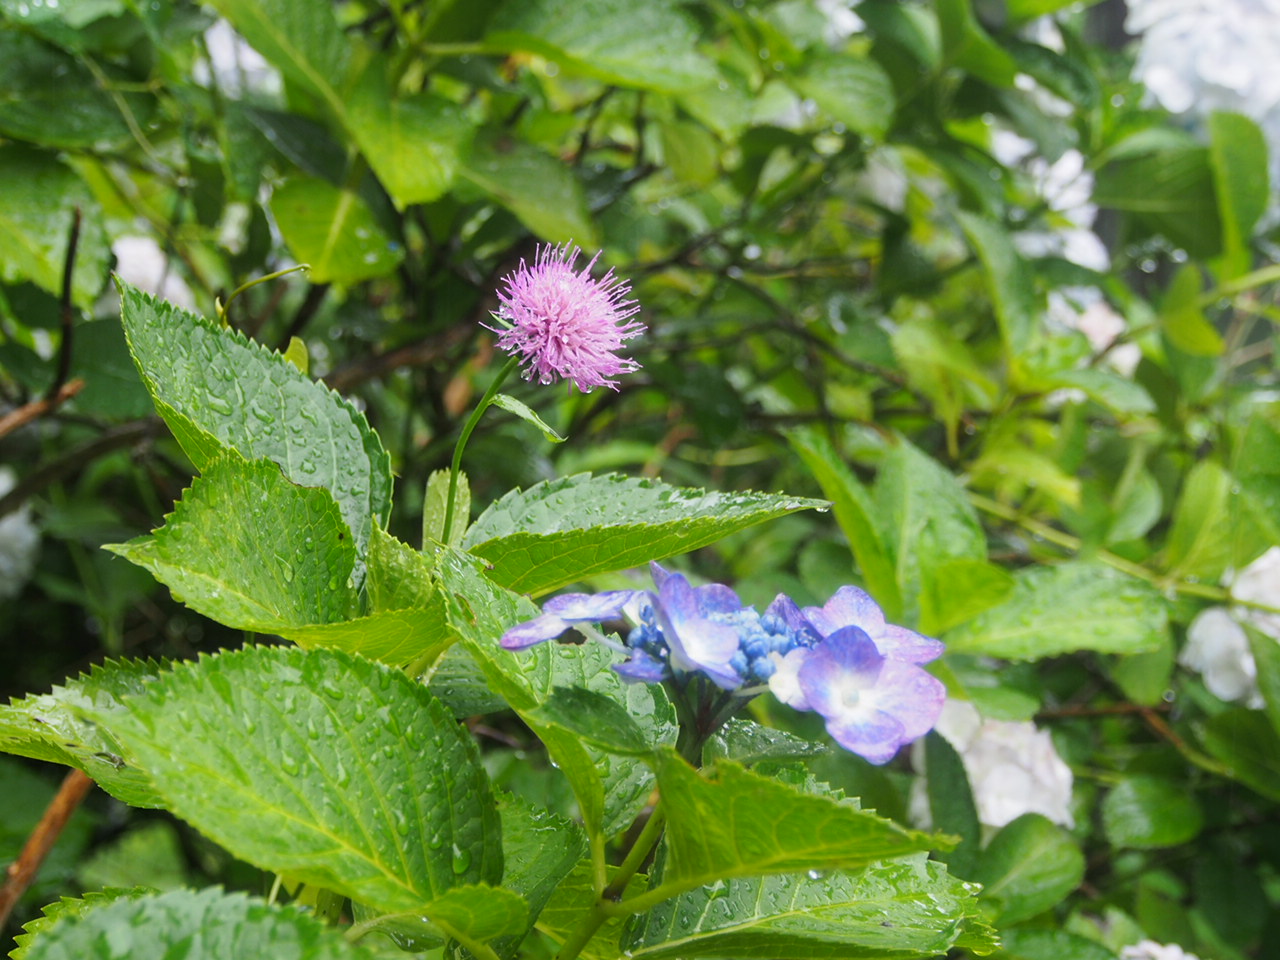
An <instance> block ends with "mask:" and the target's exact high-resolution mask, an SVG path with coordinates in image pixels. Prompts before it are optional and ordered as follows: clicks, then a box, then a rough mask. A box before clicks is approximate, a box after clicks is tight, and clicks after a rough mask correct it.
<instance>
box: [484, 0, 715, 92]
mask: <svg viewBox="0 0 1280 960" xmlns="http://www.w3.org/2000/svg"><path fill="white" fill-rule="evenodd" d="M490 22H491V23H492V24H493V25H494V26H493V27H492V28H491V29H490V31H489V33H488V35H487V36H486V37H485V43H486V44H488V45H489V46H492V47H494V48H496V49H499V50H504V51H516V50H525V51H529V52H531V53H536V54H539V55H541V56H544V57H547V58H548V59H550V60H554V61H555V62H557V63H559V64H561V65H562V66H564V67H566V68H567V69H569V70H572V71H573V72H574V73H580V74H583V75H585V76H588V77H594V78H596V79H599V80H603V81H605V82H606V83H611V84H618V85H620V86H627V87H639V88H641V89H650V90H662V91H676V90H688V89H690V88H692V87H699V86H702V85H703V84H706V83H713V82H715V79H716V74H715V69H714V67H712V65H711V63H710V61H708V60H707V59H705V58H704V57H703V56H702V54H701V53H699V51H698V48H697V43H698V30H697V25H696V23H695V22H694V20H693V19H692V18H691V17H690V16H689V15H688V14H687V13H685V11H684V10H683V9H681V7H680V6H679V5H678V4H676V3H673V2H672V0H652V2H649V3H641V4H637V3H630V2H628V0H592V2H591V3H582V2H581V0H509V2H507V3H506V4H504V5H503V6H502V8H501V9H500V10H499V11H498V12H497V13H496V14H495V15H494V17H493V19H492V20H491V21H490ZM654 37H661V38H662V43H660V44H654V43H653V42H652V41H653V38H654Z"/></svg>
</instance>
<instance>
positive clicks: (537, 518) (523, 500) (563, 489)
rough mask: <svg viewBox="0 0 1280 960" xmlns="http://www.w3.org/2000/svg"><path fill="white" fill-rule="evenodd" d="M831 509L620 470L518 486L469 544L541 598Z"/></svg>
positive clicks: (509, 583) (497, 575) (515, 586)
mask: <svg viewBox="0 0 1280 960" xmlns="http://www.w3.org/2000/svg"><path fill="white" fill-rule="evenodd" d="M825 506H826V504H825V503H823V502H822V501H820V500H805V499H802V498H799V497H786V496H781V495H777V494H767V493H751V492H746V493H709V492H707V491H705V490H693V489H689V488H685V487H671V486H668V485H667V484H665V483H660V482H658V481H656V480H647V479H635V478H631V477H623V476H620V475H618V474H606V475H604V476H599V477H593V476H591V475H590V474H579V475H578V476H574V477H565V478H562V479H559V480H549V481H545V482H543V483H539V484H536V485H535V486H532V487H530V488H529V489H528V490H513V491H511V492H510V493H508V494H507V495H506V496H504V497H502V498H501V499H500V500H498V501H496V502H495V503H494V504H493V505H491V506H490V507H489V509H488V510H486V511H485V512H484V513H483V514H482V515H481V516H480V518H479V519H478V520H476V522H475V524H474V525H473V526H472V527H471V529H470V530H469V531H468V532H467V538H466V541H465V542H466V546H467V547H468V549H469V550H470V551H471V552H472V553H474V554H475V555H476V556H478V557H483V558H484V559H485V560H487V561H489V563H490V564H491V565H492V569H491V570H490V571H489V575H490V576H491V577H492V578H493V579H494V580H496V581H497V582H498V583H501V584H502V585H503V586H505V587H510V588H511V589H512V590H518V591H520V592H522V593H530V594H534V595H539V594H543V593H547V592H549V591H551V590H555V589H558V588H559V587H563V586H566V585H568V584H571V583H575V582H577V581H579V580H581V579H583V578H584V577H588V576H590V575H591V574H593V573H604V572H607V571H610V570H622V569H625V568H627V567H634V566H638V565H640V564H643V563H647V562H648V561H650V560H660V559H662V558H664V557H669V556H671V555H672V554H676V553H688V552H690V551H692V550H696V549H698V548H699V547H704V546H706V545H707V544H709V543H714V542H715V541H717V540H720V539H723V538H724V537H727V536H728V535H729V534H730V533H734V532H736V531H738V530H742V529H745V528H746V527H750V526H754V525H755V524H757V523H763V522H764V521H766V520H772V519H773V518H775V517H781V516H784V515H786V514H788V513H794V512H795V511H797V510H805V509H810V508H822V507H825ZM508 626H511V624H508Z"/></svg>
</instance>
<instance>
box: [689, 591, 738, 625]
mask: <svg viewBox="0 0 1280 960" xmlns="http://www.w3.org/2000/svg"><path fill="white" fill-rule="evenodd" d="M693 595H694V596H695V597H696V598H697V601H698V613H699V614H701V615H702V616H704V617H709V616H711V615H712V614H716V613H737V612H738V611H739V610H741V609H742V601H741V600H740V599H738V595H737V594H736V593H734V592H733V591H732V590H730V589H729V588H728V587H726V586H725V585H724V584H723V583H708V584H706V585H705V586H701V587H697V588H695V589H694V591H693Z"/></svg>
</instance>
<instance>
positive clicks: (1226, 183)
mask: <svg viewBox="0 0 1280 960" xmlns="http://www.w3.org/2000/svg"><path fill="white" fill-rule="evenodd" d="M1208 125H1209V164H1210V166H1211V167H1212V169H1213V188H1214V192H1215V194H1216V196H1217V198H1218V211H1219V213H1220V214H1221V218H1222V261H1223V263H1222V269H1221V270H1220V271H1219V274H1220V277H1219V278H1220V279H1221V280H1231V279H1233V278H1235V277H1238V276H1240V275H1242V274H1244V273H1246V272H1248V270H1249V267H1250V266H1251V261H1252V253H1251V250H1250V246H1251V241H1252V240H1253V228H1254V227H1255V226H1256V225H1257V223H1258V220H1259V219H1260V218H1261V216H1262V214H1263V213H1265V212H1266V209H1267V204H1268V202H1269V201H1270V184H1269V177H1268V172H1267V140H1266V137H1265V136H1264V135H1263V133H1262V130H1261V129H1260V128H1259V127H1258V125H1257V124H1256V123H1254V122H1253V121H1252V120H1251V119H1249V118H1248V117H1246V116H1244V115H1243V114H1240V113H1229V112H1227V111H1224V110H1215V111H1214V112H1213V113H1211V114H1210V115H1209V124H1208Z"/></svg>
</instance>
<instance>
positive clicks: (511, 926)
mask: <svg viewBox="0 0 1280 960" xmlns="http://www.w3.org/2000/svg"><path fill="white" fill-rule="evenodd" d="M528 920H529V904H528V903H526V902H525V899H524V897H522V896H520V894H518V893H516V892H514V891H512V890H506V889H504V888H502V887H491V886H489V885H488V884H483V883H475V884H466V885H465V886H458V887H454V888H452V889H451V890H446V891H445V892H444V893H442V894H441V895H440V896H438V897H436V899H434V900H432V901H431V903H429V904H427V905H425V906H422V907H418V908H417V909H414V910H406V911H404V912H403V913H387V914H383V915H382V916H379V917H373V918H370V919H368V920H364V921H362V922H361V924H360V927H361V929H362V930H366V931H370V932H371V931H375V930H377V931H383V932H386V933H391V934H399V935H401V936H405V937H410V938H412V939H414V940H416V941H426V942H432V943H437V944H439V943H443V942H445V941H446V940H449V939H451V938H456V939H460V940H462V941H463V942H464V943H470V942H481V943H483V942H484V941H486V940H493V939H495V938H497V937H513V936H518V935H520V934H522V933H524V932H525V931H526V930H528V928H529V922H528Z"/></svg>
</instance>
